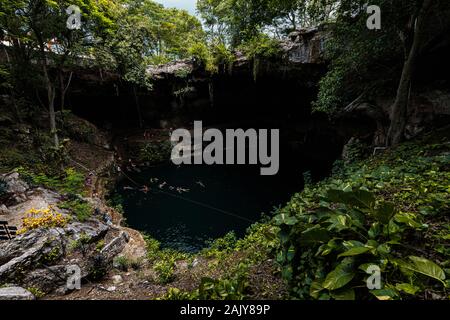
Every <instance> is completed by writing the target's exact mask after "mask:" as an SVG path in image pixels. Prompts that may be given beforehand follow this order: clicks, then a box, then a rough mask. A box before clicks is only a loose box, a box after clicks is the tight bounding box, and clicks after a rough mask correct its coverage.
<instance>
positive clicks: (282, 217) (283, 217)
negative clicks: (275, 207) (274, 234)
mask: <svg viewBox="0 0 450 320" xmlns="http://www.w3.org/2000/svg"><path fill="white" fill-rule="evenodd" d="M274 219H275V223H276V224H277V225H283V224H285V225H288V226H293V225H294V224H296V223H297V222H298V220H297V218H296V217H293V216H289V215H287V214H285V213H281V214H279V215H277V216H275V218H274Z"/></svg>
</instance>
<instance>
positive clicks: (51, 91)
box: [47, 82, 59, 147]
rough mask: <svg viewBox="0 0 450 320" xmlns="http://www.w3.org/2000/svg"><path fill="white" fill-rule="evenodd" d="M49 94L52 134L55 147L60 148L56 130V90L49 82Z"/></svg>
mask: <svg viewBox="0 0 450 320" xmlns="http://www.w3.org/2000/svg"><path fill="white" fill-rule="evenodd" d="M47 94H48V113H49V117H50V132H51V134H52V135H53V142H54V143H55V147H58V146H59V138H58V131H57V130H56V115H55V89H54V88H53V86H52V85H51V83H50V82H47Z"/></svg>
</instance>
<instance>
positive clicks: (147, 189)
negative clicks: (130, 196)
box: [141, 185, 150, 194]
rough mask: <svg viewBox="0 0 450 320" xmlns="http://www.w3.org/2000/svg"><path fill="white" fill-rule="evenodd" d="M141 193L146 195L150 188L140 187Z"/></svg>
mask: <svg viewBox="0 0 450 320" xmlns="http://www.w3.org/2000/svg"><path fill="white" fill-rule="evenodd" d="M141 191H142V192H143V193H145V194H147V193H148V192H149V191H150V188H149V187H147V186H145V185H144V186H143V187H142V189H141Z"/></svg>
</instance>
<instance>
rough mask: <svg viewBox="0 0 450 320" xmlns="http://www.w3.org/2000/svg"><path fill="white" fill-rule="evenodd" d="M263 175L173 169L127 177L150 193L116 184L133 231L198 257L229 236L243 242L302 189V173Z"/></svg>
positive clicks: (245, 169)
mask: <svg viewBox="0 0 450 320" xmlns="http://www.w3.org/2000/svg"><path fill="white" fill-rule="evenodd" d="M259 173H260V172H259V167H258V166H226V165H224V166H206V165H190V166H180V167H177V166H175V165H173V164H171V163H169V164H165V165H162V166H159V167H155V168H148V169H145V170H144V171H142V172H140V173H137V172H133V173H127V175H128V176H129V177H130V178H131V179H133V180H134V181H136V182H137V183H138V184H139V185H146V186H148V187H149V191H148V192H147V193H144V192H142V191H139V190H138V189H137V188H135V185H133V184H132V183H131V182H130V181H129V180H128V179H123V180H122V181H121V182H120V183H119V184H118V186H117V192H118V193H119V194H121V196H122V198H123V205H124V210H125V216H126V219H127V223H128V225H129V226H131V227H133V228H135V229H137V230H141V231H145V232H146V233H148V234H149V235H151V236H152V237H154V238H155V239H158V240H159V241H160V242H161V244H162V246H163V247H170V248H175V249H179V250H184V251H189V252H194V251H198V250H200V249H202V248H203V247H205V242H206V241H207V240H210V239H214V238H218V237H221V236H224V235H225V234H226V233H228V232H230V231H234V232H235V233H236V234H237V235H238V236H243V235H244V233H245V230H246V229H247V228H248V227H249V226H250V225H251V224H252V223H253V222H256V221H257V220H259V219H260V218H261V214H262V213H266V214H270V213H271V212H272V210H273V208H274V207H275V206H279V205H282V204H285V203H286V202H287V201H288V200H289V199H290V197H291V196H292V194H293V193H294V192H297V191H300V190H301V188H302V185H301V184H302V176H301V173H300V172H297V173H295V172H293V171H288V172H285V174H283V172H282V171H280V173H279V174H278V175H277V176H260V174H259ZM129 187H133V189H132V190H130V189H129ZM177 188H179V189H178V190H177Z"/></svg>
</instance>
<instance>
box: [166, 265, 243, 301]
mask: <svg viewBox="0 0 450 320" xmlns="http://www.w3.org/2000/svg"><path fill="white" fill-rule="evenodd" d="M248 290H249V283H248V266H247V265H245V264H240V265H239V267H238V268H237V270H236V272H235V275H234V276H233V277H232V278H230V279H218V280H217V279H212V278H202V279H201V282H200V285H199V287H198V289H196V290H194V291H192V292H184V291H181V290H179V289H177V288H170V289H169V291H168V292H167V294H166V295H165V296H164V297H163V299H165V300H244V299H245V298H246V297H247V295H248Z"/></svg>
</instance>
